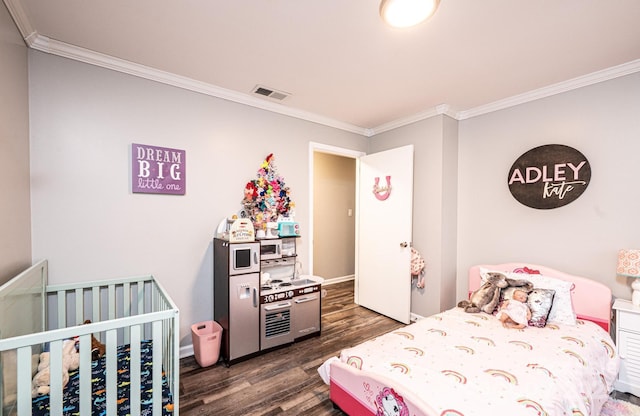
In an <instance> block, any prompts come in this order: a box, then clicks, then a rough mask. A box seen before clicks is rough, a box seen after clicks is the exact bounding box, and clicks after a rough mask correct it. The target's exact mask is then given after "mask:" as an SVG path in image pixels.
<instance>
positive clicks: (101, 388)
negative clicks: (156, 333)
mask: <svg viewBox="0 0 640 416" xmlns="http://www.w3.org/2000/svg"><path fill="white" fill-rule="evenodd" d="M152 353H153V351H152V343H151V341H142V342H141V351H140V361H141V363H142V367H141V368H142V369H143V370H142V372H141V375H140V379H141V380H140V381H141V387H140V388H141V392H140V401H141V404H140V408H141V415H151V414H152V397H153V396H152V394H153V379H152V372H151V369H152V366H153V364H152ZM129 355H130V354H129V346H128V345H122V346H119V347H118V415H128V414H130V413H131V410H130V403H129V384H130V383H129V380H130V377H129V375H130V374H129V362H130V360H129ZM105 368H106V358H105V357H102V358H101V359H99V360H95V361H93V362H92V369H91V378H92V383H91V386H92V390H93V399H92V414H93V415H104V414H106V406H105V401H106V389H105ZM79 390H80V374H79V371H78V370H75V371H70V372H69V383H68V384H67V386H66V387H65V389H64V406H63V407H64V408H63V415H64V416H71V415H79V414H80V410H79V398H78V394H79ZM172 408H173V405H172V395H171V392H170V391H169V387H168V384H167V381H166V379H164V377H163V382H162V414H163V415H170V414H172ZM33 415H34V416H48V415H49V395H45V396H40V397H36V398H35V399H33Z"/></svg>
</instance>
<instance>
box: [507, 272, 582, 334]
mask: <svg viewBox="0 0 640 416" xmlns="http://www.w3.org/2000/svg"><path fill="white" fill-rule="evenodd" d="M513 275H515V276H517V277H518V278H520V279H527V280H529V281H530V282H531V283H533V288H534V289H551V290H553V291H555V295H554V297H553V306H552V307H551V311H550V312H549V317H548V319H547V320H548V321H549V322H556V323H560V324H566V325H576V314H575V312H574V311H573V304H572V303H571V288H572V287H573V283H572V282H567V281H565V280H560V279H556V278H554V277H549V276H544V275H541V274H524V273H513V274H512V276H513ZM515 276H514V277H515Z"/></svg>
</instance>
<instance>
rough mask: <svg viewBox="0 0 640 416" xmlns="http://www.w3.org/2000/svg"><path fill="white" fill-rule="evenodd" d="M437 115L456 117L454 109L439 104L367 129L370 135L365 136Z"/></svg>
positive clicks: (447, 105)
mask: <svg viewBox="0 0 640 416" xmlns="http://www.w3.org/2000/svg"><path fill="white" fill-rule="evenodd" d="M439 115H446V116H449V117H451V118H454V119H455V118H456V117H457V112H456V111H454V110H453V109H452V108H451V106H450V105H449V104H440V105H438V106H436V107H435V108H433V109H429V110H425V111H422V112H420V113H417V114H414V115H411V116H409V117H404V118H399V119H397V120H393V121H390V122H388V123H384V124H381V125H379V126H378V127H375V128H372V129H369V133H370V135H369V136H367V137H371V136H374V135H376V134H380V133H384V132H386V131H390V130H393V129H397V128H398V127H404V126H407V125H409V124H412V123H415V122H417V121H421V120H426V119H428V118H431V117H434V116H439Z"/></svg>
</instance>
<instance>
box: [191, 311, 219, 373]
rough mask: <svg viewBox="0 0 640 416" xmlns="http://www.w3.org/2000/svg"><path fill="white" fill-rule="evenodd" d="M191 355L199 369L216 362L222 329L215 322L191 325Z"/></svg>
mask: <svg viewBox="0 0 640 416" xmlns="http://www.w3.org/2000/svg"><path fill="white" fill-rule="evenodd" d="M191 338H192V342H193V353H194V355H195V357H196V362H197V363H198V364H199V365H200V367H208V366H210V365H214V364H215V363H217V362H218V358H219V357H220V343H221V341H222V327H221V326H220V324H219V323H217V322H216V321H204V322H198V323H197V324H193V325H191Z"/></svg>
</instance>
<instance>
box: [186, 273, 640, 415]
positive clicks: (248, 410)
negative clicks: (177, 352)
mask: <svg viewBox="0 0 640 416" xmlns="http://www.w3.org/2000/svg"><path fill="white" fill-rule="evenodd" d="M324 289H326V290H327V295H326V297H324V298H323V299H322V334H321V335H320V336H319V337H313V338H310V339H307V340H305V341H302V342H299V343H295V344H293V345H290V346H286V347H283V348H280V349H277V350H274V351H270V352H268V353H266V354H263V355H260V356H257V357H254V358H251V359H248V360H246V361H243V362H240V363H237V364H233V365H232V366H231V367H228V368H227V367H225V366H224V364H222V363H218V364H216V365H214V366H211V367H207V368H201V367H200V366H199V365H198V364H197V363H196V361H195V359H194V357H188V358H184V359H182V360H181V361H180V385H181V389H180V413H181V414H182V415H224V416H248V415H261V416H272V415H279V416H280V415H302V414H304V415H305V416H314V415H315V416H328V415H336V416H338V415H339V416H343V415H344V413H343V412H341V411H340V410H339V409H334V408H333V404H332V403H331V401H330V400H329V387H328V386H327V385H325V384H324V383H323V381H322V379H321V378H320V376H319V375H318V372H317V369H318V367H319V366H320V365H321V364H322V363H323V362H324V361H325V360H326V359H328V358H330V357H334V356H337V355H338V353H339V351H340V350H341V349H343V348H346V347H349V346H352V345H355V344H358V343H360V342H362V341H365V340H367V339H371V338H374V337H376V336H378V335H380V334H383V333H385V332H388V331H391V330H393V329H397V328H400V327H402V326H404V325H403V324H401V323H399V322H397V321H394V320H392V319H390V318H387V317H384V316H381V315H379V314H377V313H375V312H372V311H370V310H368V309H366V308H363V307H360V306H358V305H356V304H355V303H353V282H343V283H338V284H335V285H327V286H324ZM611 396H612V397H614V398H617V399H622V400H626V401H629V402H632V403H634V404H637V405H640V398H638V397H636V396H633V395H631V394H628V393H620V392H613V393H612V395H611Z"/></svg>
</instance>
